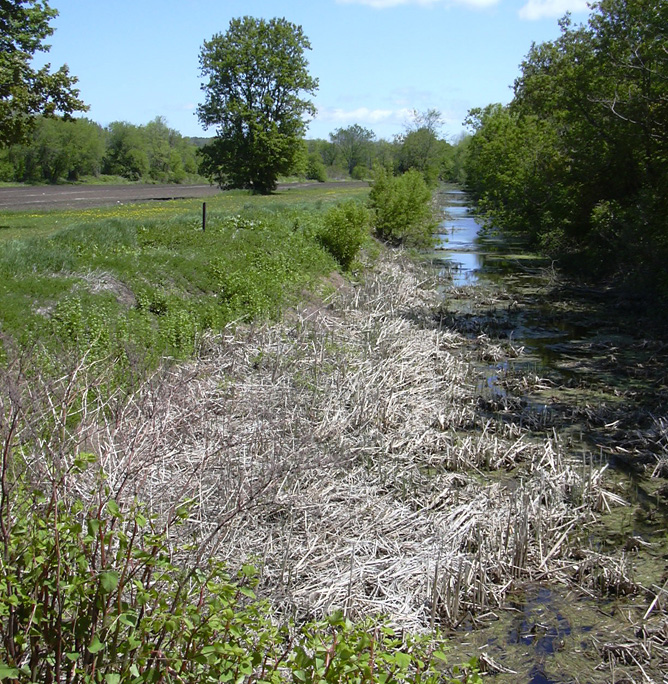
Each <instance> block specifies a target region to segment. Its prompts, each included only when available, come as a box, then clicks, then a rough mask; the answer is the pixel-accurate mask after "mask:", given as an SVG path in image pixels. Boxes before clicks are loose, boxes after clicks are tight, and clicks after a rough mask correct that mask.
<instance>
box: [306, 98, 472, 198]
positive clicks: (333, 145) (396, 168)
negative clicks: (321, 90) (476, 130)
mask: <svg viewBox="0 0 668 684" xmlns="http://www.w3.org/2000/svg"><path fill="white" fill-rule="evenodd" d="M414 116H415V118H414V122H413V125H412V126H410V127H409V128H408V129H407V130H406V132H405V133H403V134H401V135H397V136H395V137H394V139H393V140H392V141H389V140H383V139H380V140H377V139H376V136H375V134H374V132H373V131H372V130H369V129H367V128H363V127H362V126H359V125H358V124H354V125H353V126H348V127H347V128H338V129H337V130H336V131H334V132H333V133H330V135H329V140H323V139H317V140H307V141H306V143H305V154H304V158H303V159H302V161H301V167H302V168H301V169H299V170H298V171H300V172H301V173H302V174H303V175H305V176H306V177H307V178H313V179H316V180H326V179H327V178H346V177H351V178H354V179H357V180H362V179H366V178H370V177H371V176H372V175H373V169H374V167H376V166H380V167H382V168H384V169H386V170H387V171H390V172H392V173H394V174H395V175H400V174H402V173H405V172H406V171H409V170H411V169H415V170H417V171H419V172H420V173H421V174H422V175H423V176H424V179H425V180H426V181H427V183H428V184H429V185H433V184H434V183H436V182H438V181H439V180H440V181H451V182H463V181H464V158H465V153H466V146H467V143H468V138H467V137H464V138H462V139H461V140H459V142H457V143H456V144H451V143H449V142H447V141H446V140H444V139H443V138H441V137H440V136H439V135H438V131H437V127H438V118H439V117H440V114H439V113H438V112H436V111H433V110H431V111H428V112H425V113H422V114H421V113H415V115H414Z"/></svg>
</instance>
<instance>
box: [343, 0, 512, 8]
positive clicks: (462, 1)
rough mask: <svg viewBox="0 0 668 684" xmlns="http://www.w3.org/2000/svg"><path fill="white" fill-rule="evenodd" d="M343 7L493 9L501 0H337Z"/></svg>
mask: <svg viewBox="0 0 668 684" xmlns="http://www.w3.org/2000/svg"><path fill="white" fill-rule="evenodd" d="M336 1H337V2H338V3H339V4H341V5H367V6H368V7H373V8H374V9H387V8H388V7H398V6H399V5H418V6H420V7H432V6H433V5H453V4H455V5H468V6H469V7H491V6H492V5H496V4H497V3H498V2H499V0H336Z"/></svg>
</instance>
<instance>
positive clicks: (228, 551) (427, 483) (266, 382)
mask: <svg viewBox="0 0 668 684" xmlns="http://www.w3.org/2000/svg"><path fill="white" fill-rule="evenodd" d="M438 306H439V295H438V294H437V289H436V288H435V287H434V283H433V282H432V281H431V280H430V279H429V278H428V277H427V276H426V275H425V273H424V272H423V271H422V270H421V269H420V268H419V267H418V266H416V265H415V264H413V263H411V262H410V261H408V260H407V259H405V258H403V257H402V256H401V255H396V254H388V255H386V256H384V257H383V258H382V259H381V261H380V263H379V264H378V265H377V266H376V267H375V268H374V270H373V272H372V274H371V275H369V276H368V277H366V278H365V280H364V281H363V282H361V283H359V284H356V285H349V286H344V287H341V288H340V289H339V290H338V291H337V292H335V293H334V294H333V295H331V296H330V297H329V299H327V300H325V301H323V302H321V303H320V304H319V305H318V306H314V305H313V304H311V305H310V306H309V308H308V309H307V310H303V311H301V310H294V311H293V312H291V314H290V315H289V316H286V317H285V318H284V319H283V321H282V322H281V323H278V324H262V325H257V326H253V325H246V326H239V327H237V328H236V329H235V330H232V329H230V330H228V332H227V333H226V334H225V335H222V336H220V337H218V338H216V339H207V340H204V341H203V343H202V350H203V351H202V354H201V357H200V358H199V359H198V360H197V361H195V362H192V363H190V364H186V365H181V366H178V367H172V368H170V369H163V370H162V371H160V372H159V373H156V374H155V375H154V376H153V377H152V378H151V379H150V380H149V381H148V382H146V383H144V384H143V385H142V386H141V387H139V388H138V389H137V391H136V393H135V394H133V395H132V396H131V397H130V398H129V399H128V398H122V399H121V398H120V397H113V396H112V397H107V399H106V401H105V402H104V403H103V404H101V405H97V406H96V407H95V409H93V407H92V406H90V407H89V406H86V405H85V403H84V404H82V405H81V408H80V410H79V418H80V420H79V421H78V422H77V427H76V429H74V430H71V431H70V429H69V428H68V424H67V421H65V420H63V416H62V407H63V406H66V405H67V396H68V392H70V391H71V388H72V386H73V383H72V380H71V376H70V379H69V381H68V378H67V377H65V376H64V377H63V378H62V379H61V381H60V384H58V383H55V385H53V384H52V385H49V386H48V387H47V386H46V385H45V386H44V387H42V388H41V389H40V388H37V389H35V386H34V385H32V387H33V389H31V390H30V392H32V394H33V396H28V395H25V392H27V391H28V390H27V389H26V386H23V387H22V388H17V389H16V390H15V392H14V396H15V398H17V397H18V399H17V401H18V402H19V404H21V405H22V406H24V407H27V406H28V404H30V405H32V406H33V407H34V406H35V405H36V404H39V403H40V402H41V403H42V405H46V406H49V405H50V406H51V409H50V410H51V412H52V415H51V419H52V421H53V424H54V425H56V426H60V427H61V432H60V433H59V432H58V431H57V430H56V431H55V432H54V433H52V436H51V437H49V438H48V439H47V438H42V439H41V442H40V443H39V448H38V449H36V450H35V451H34V454H33V456H32V457H27V461H26V462H27V463H28V465H29V467H30V468H32V469H34V471H35V477H36V478H39V477H44V476H45V475H44V473H42V474H39V473H38V471H39V470H40V468H42V469H44V468H45V466H44V464H43V462H42V463H40V459H39V456H38V454H39V453H40V451H39V449H41V450H42V452H44V451H45V450H46V451H48V452H49V453H51V454H52V458H53V459H55V460H57V459H61V460H62V459H67V458H70V456H69V455H71V454H74V453H77V452H80V451H82V450H86V451H91V452H94V453H96V454H98V455H99V458H100V462H101V464H102V467H103V469H104V472H105V475H106V482H107V486H108V488H109V491H111V492H112V493H113V495H114V496H115V497H116V498H119V499H125V500H127V501H132V500H134V499H135V498H137V499H139V500H142V501H145V502H147V503H148V504H149V506H150V507H151V508H152V510H153V511H155V512H157V513H159V514H164V515H167V514H168V513H169V512H170V511H173V510H174V508H175V507H176V506H178V505H179V504H180V503H181V502H183V501H184V499H187V500H189V501H190V502H191V505H190V508H189V513H188V518H187V521H186V524H185V525H184V526H182V527H180V528H174V529H173V530H172V532H171V535H172V544H173V553H174V556H175V557H179V556H182V555H183V551H182V550H181V549H182V546H183V542H184V541H193V540H194V541H195V542H197V544H198V545H199V550H198V551H196V552H193V551H189V552H188V553H189V556H188V558H187V559H185V558H184V560H187V561H188V562H191V563H192V562H193V559H194V560H195V561H196V560H197V559H198V558H204V557H206V556H209V555H211V554H215V555H216V556H217V557H219V558H222V559H224V560H226V561H227V562H228V563H229V565H230V566H231V567H238V566H240V565H241V564H242V563H247V562H250V563H253V564H255V565H256V566H257V567H258V568H259V570H260V573H261V575H260V577H261V581H260V586H259V591H260V593H261V594H262V595H265V596H267V597H270V598H271V600H272V602H273V604H274V605H275V606H276V607H277V609H278V610H282V611H284V612H286V613H294V614H297V615H298V616H300V617H304V618H306V617H315V616H321V615H324V614H326V613H328V612H330V611H332V610H334V609H335V608H340V609H343V610H344V611H345V612H346V614H347V615H349V616H351V617H353V618H355V617H360V616H365V615H369V614H378V615H380V614H382V615H387V616H389V617H390V619H391V621H392V622H393V623H394V624H395V625H397V626H399V627H401V628H404V629H407V630H418V631H419V630H426V629H431V628H434V627H436V626H441V627H450V628H454V627H457V626H458V625H460V624H461V623H462V622H463V621H464V620H469V621H471V620H472V621H473V622H474V623H475V622H476V621H477V620H481V619H484V618H485V617H486V616H490V615H492V614H493V611H494V610H496V609H498V608H499V607H500V606H502V605H503V603H504V601H505V599H506V597H507V596H508V594H509V592H511V591H513V590H514V589H515V588H517V587H518V586H519V585H520V584H521V583H522V582H525V581H532V582H540V581H547V580H549V581H550V582H561V583H564V584H569V585H575V586H579V587H581V588H582V590H583V591H585V592H591V593H594V594H597V595H601V594H603V595H605V594H609V593H611V592H615V591H616V592H617V593H623V594H628V593H635V592H639V591H642V590H643V588H642V587H641V586H640V585H639V584H637V583H636V582H635V581H634V579H633V578H632V574H631V573H630V572H629V571H628V567H627V562H626V561H625V560H624V559H621V560H620V559H615V558H612V557H607V556H604V555H602V554H595V553H594V552H593V551H590V550H586V549H585V550H584V551H582V550H581V549H579V548H578V547H576V546H575V545H576V544H577V543H579V542H577V541H573V540H574V539H576V535H575V534H574V532H576V531H578V530H582V528H583V527H585V526H587V525H593V524H594V523H595V521H596V514H597V512H600V511H603V510H609V509H610V508H611V507H614V506H619V505H624V504H625V502H624V501H623V500H622V499H621V498H620V497H619V496H618V495H616V494H614V493H613V492H611V491H608V490H607V489H606V484H605V478H604V471H605V468H604V467H600V468H597V467H594V466H593V465H591V464H590V465H588V466H587V467H583V464H582V462H579V461H575V462H574V461H573V460H571V459H570V458H569V457H568V456H567V454H566V452H565V449H564V448H563V447H562V445H561V443H560V441H559V439H558V438H557V436H556V435H555V434H554V433H545V435H544V436H543V437H537V436H536V434H535V433H531V434H530V433H529V430H528V428H527V427H518V426H517V425H513V426H512V427H511V428H509V427H508V425H506V424H504V423H503V422H499V421H497V420H495V419H491V418H489V417H487V416H486V415H485V412H484V411H481V409H480V398H481V396H480V372H479V371H478V370H476V364H475V363H474V362H472V361H471V358H474V359H476V358H480V356H482V357H483V358H497V357H498V354H499V353H500V352H499V350H498V349H497V348H496V347H495V346H494V345H493V344H492V343H491V342H490V341H489V340H488V339H487V338H485V337H483V336H481V337H478V338H466V337H464V336H462V334H460V333H458V332H456V331H454V330H453V329H450V328H447V327H445V326H444V325H443V324H442V321H440V320H439V316H438V315H436V314H435V313H434V312H435V311H436V310H437V308H438ZM485 345H489V346H488V351H487V352H486V351H485V349H482V352H481V348H483V347H485ZM515 353H516V354H519V353H521V350H515ZM77 372H79V373H80V374H85V373H88V374H92V373H93V372H94V368H91V367H89V366H86V364H85V362H83V363H82V364H81V366H80V368H79V370H78V371H77ZM79 379H81V378H79ZM86 382H88V381H86ZM529 382H530V383H531V384H536V383H540V382H541V381H540V379H539V378H531V379H530V381H529ZM68 383H69V384H68ZM22 392H23V393H24V395H23V399H20V397H21V396H22V395H21V393H22ZM40 392H41V395H40V397H41V398H40V397H38V396H36V395H37V394H39V393H40ZM86 396H90V393H88V394H87V395H86ZM48 397H51V398H50V399H48ZM54 397H56V399H54ZM24 424H25V425H28V424H29V422H28V421H26V422H25V423H24ZM26 429H27V428H26ZM35 434H36V431H35V432H33V434H32V437H34V436H35ZM54 435H55V436H54ZM58 435H59V436H58ZM29 437H30V435H28V433H27V432H26V433H25V434H24V435H23V437H22V439H24V441H25V443H26V444H27V443H29V442H30V439H28V438H29ZM49 439H50V440H51V441H52V444H49V443H47V442H48V440H49ZM62 486H63V487H64V488H69V489H71V490H72V491H76V492H78V494H79V495H82V496H85V495H86V492H87V491H90V489H91V482H89V481H87V480H86V479H85V478H83V477H81V476H77V477H73V476H66V477H63V478H62ZM664 604H665V601H663V603H662V604H660V605H659V606H658V607H657V608H656V610H655V614H659V613H660V614H662V615H663V614H665V613H663V612H662V611H661V610H660V608H661V606H662V605H664ZM657 633H658V632H657ZM657 639H658V637H657ZM657 643H658V642H657ZM658 648H664V646H658ZM615 653H616V652H613V651H610V654H612V655H610V657H613V656H614V657H617V656H616V655H615ZM606 657H607V656H606ZM620 657H621V656H620Z"/></svg>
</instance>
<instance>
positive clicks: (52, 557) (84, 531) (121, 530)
mask: <svg viewBox="0 0 668 684" xmlns="http://www.w3.org/2000/svg"><path fill="white" fill-rule="evenodd" d="M95 460H96V459H95V456H94V455H93V454H88V453H82V454H79V456H78V457H77V458H76V459H75V460H74V469H75V470H76V471H77V472H78V473H79V474H82V475H83V474H85V473H84V471H85V469H86V468H87V467H88V466H89V465H90V464H91V463H94V462H95ZM6 465H7V463H5V466H6ZM10 470H11V469H7V468H5V469H4V470H3V476H2V498H1V501H0V511H1V514H2V515H1V522H2V525H1V526H0V537H1V538H0V542H1V545H0V555H1V558H2V563H1V564H0V680H11V681H14V682H18V683H21V684H22V683H23V682H26V683H27V682H34V681H42V682H67V683H68V684H79V683H81V684H93V683H95V684H97V683H99V684H126V683H127V684H148V683H153V682H162V683H165V684H171V683H172V682H173V683H177V682H178V683H179V684H184V683H193V684H195V683H197V684H202V683H206V682H212V683H213V682H236V683H238V684H242V683H250V682H266V683H276V684H278V683H279V682H332V683H335V682H349V683H351V684H353V683H354V684H358V683H359V684H361V683H362V682H383V683H384V684H392V683H397V684H398V683H400V682H423V683H425V684H436V683H437V682H443V681H450V680H449V678H448V677H447V676H446V674H445V672H444V666H445V654H444V653H443V651H442V650H439V649H438V648H436V647H435V645H434V644H432V642H431V639H430V638H428V637H419V636H417V637H411V636H407V635H403V636H399V635H398V634H396V633H395V632H394V631H393V630H392V629H391V628H390V627H389V626H388V625H387V624H385V623H383V622H382V621H371V620H367V621H365V622H361V623H357V624H356V623H353V622H351V621H350V620H348V619H347V618H345V617H344V615H343V614H342V613H340V612H338V613H334V614H333V615H331V616H330V617H329V618H327V619H324V620H319V621H316V622H311V623H307V624H303V625H301V626H298V625H296V624H295V623H294V622H292V621H287V622H283V623H282V624H279V623H278V622H277V621H276V620H275V619H274V616H273V615H272V611H271V608H270V605H269V604H268V602H266V601H261V600H259V599H258V598H256V595H255V588H256V586H257V580H256V576H255V575H256V572H255V570H254V568H252V567H251V566H247V565H246V566H243V567H242V568H241V570H240V571H239V572H238V573H237V575H236V577H235V578H234V579H233V578H232V577H231V576H230V575H229V574H228V572H227V570H226V568H225V567H224V565H223V564H222V563H220V562H218V561H216V560H215V559H213V558H208V559H206V558H204V559H203V558H202V554H201V553H200V551H201V549H198V548H197V546H196V544H193V545H192V548H190V547H188V546H183V545H182V546H181V547H180V548H179V549H178V555H179V556H180V557H184V558H189V559H192V558H194V559H195V562H190V564H187V563H186V564H183V565H179V564H178V563H177V562H176V561H175V560H174V558H175V554H174V539H173V538H172V537H170V535H173V534H174V529H175V526H178V523H179V522H180V521H183V520H184V519H186V518H187V517H188V515H189V506H188V505H187V504H184V505H182V506H179V507H176V508H175V509H174V510H173V511H172V512H171V514H170V515H169V516H168V517H169V519H168V520H162V521H160V520H159V519H158V517H157V516H155V515H151V514H150V513H149V512H147V510H145V509H144V508H143V507H142V506H140V505H138V504H136V503H133V504H131V505H129V506H126V507H125V510H123V507H122V504H120V503H119V502H117V501H116V500H114V499H113V498H112V495H111V493H110V491H109V490H108V488H105V486H104V481H103V479H98V482H99V484H98V490H97V491H94V492H93V494H94V495H93V496H92V497H91V498H90V499H89V500H88V501H86V502H84V501H82V500H81V499H76V498H75V499H73V500H71V501H70V500H67V499H66V498H65V496H63V495H62V492H60V485H62V482H61V483H54V484H55V486H53V487H52V488H51V490H50V491H47V492H45V493H42V492H41V491H40V490H39V489H33V488H32V487H28V486H26V485H25V483H23V484H21V483H16V482H14V483H12V482H11V481H12V477H10V476H9V471H10ZM469 681H475V680H469Z"/></svg>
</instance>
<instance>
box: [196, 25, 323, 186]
mask: <svg viewBox="0 0 668 684" xmlns="http://www.w3.org/2000/svg"><path fill="white" fill-rule="evenodd" d="M308 49H310V44H309V41H308V39H307V38H306V36H305V35H304V34H303V32H302V29H301V27H300V26H296V25H295V24H291V23H290V22H288V21H286V20H285V19H271V20H270V21H266V20H264V19H255V18H253V17H244V18H242V19H233V20H232V21H231V22H230V25H229V28H228V30H227V32H226V33H225V34H220V33H218V34H215V35H214V36H213V38H212V39H211V40H209V41H205V43H204V45H203V46H202V50H201V52H200V68H201V74H202V76H204V77H205V78H206V79H207V81H206V83H204V84H203V86H202V89H203V90H204V92H205V101H204V103H203V104H201V105H200V106H199V108H198V116H199V119H200V121H201V123H202V124H203V125H204V126H207V127H209V126H215V127H216V139H215V140H214V142H212V143H211V144H209V145H207V146H205V147H204V148H203V149H202V156H203V169H204V171H205V173H206V175H208V176H209V177H211V178H212V179H214V180H215V181H216V182H218V183H219V184H220V185H221V187H232V188H250V189H252V190H253V191H254V192H258V193H268V192H271V191H273V190H274V189H275V188H276V181H277V179H278V177H279V176H280V175H285V174H288V173H290V172H291V170H292V168H293V166H294V163H295V159H296V157H297V155H298V154H299V152H300V148H301V139H302V137H303V135H304V132H305V130H306V121H305V115H307V114H313V113H314V112H315V109H314V106H313V104H312V103H311V102H310V101H309V100H308V99H305V98H304V94H306V95H312V94H313V93H314V92H315V90H316V89H317V87H318V82H317V80H316V79H314V78H312V77H311V76H310V75H309V73H308V70H307V67H308V62H307V61H306V58H305V56H304V52H305V51H306V50H308Z"/></svg>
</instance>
